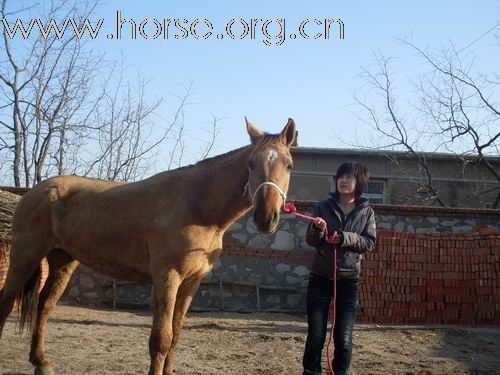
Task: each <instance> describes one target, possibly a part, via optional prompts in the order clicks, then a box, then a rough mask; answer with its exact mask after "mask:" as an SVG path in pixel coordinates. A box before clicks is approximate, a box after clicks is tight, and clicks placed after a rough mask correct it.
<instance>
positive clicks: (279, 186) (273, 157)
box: [245, 118, 296, 233]
mask: <svg viewBox="0 0 500 375" xmlns="http://www.w3.org/2000/svg"><path fill="white" fill-rule="evenodd" d="M245 121H246V125H247V131H248V134H249V135H250V140H251V141H252V146H253V149H252V153H251V155H250V157H249V159H248V183H247V186H246V193H247V195H248V197H249V199H250V200H251V202H252V204H253V206H254V215H253V219H254V223H255V225H256V227H257V229H258V230H259V231H261V232H264V233H273V232H274V231H275V230H276V228H277V227H278V222H279V218H280V211H281V208H282V207H283V205H284V204H285V201H286V193H287V191H288V184H289V182H290V172H291V170H292V168H293V161H292V156H291V155H290V147H291V146H292V145H295V138H296V131H295V122H294V121H293V120H292V119H288V123H287V124H286V125H285V127H284V128H283V130H282V131H281V133H280V134H267V133H262V132H261V131H260V130H258V129H257V128H256V127H255V126H254V125H253V124H252V123H251V122H249V121H248V120H247V119H246V118H245Z"/></svg>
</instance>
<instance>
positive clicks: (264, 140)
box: [171, 133, 280, 171]
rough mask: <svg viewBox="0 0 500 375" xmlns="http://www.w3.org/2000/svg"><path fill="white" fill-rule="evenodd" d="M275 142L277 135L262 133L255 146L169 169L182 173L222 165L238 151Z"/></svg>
mask: <svg viewBox="0 0 500 375" xmlns="http://www.w3.org/2000/svg"><path fill="white" fill-rule="evenodd" d="M277 140H280V135H279V134H269V133H263V134H262V136H261V137H260V138H259V140H258V142H257V144H255V145H252V144H250V145H247V146H243V147H240V148H237V149H235V150H231V151H228V152H226V153H224V154H220V155H216V156H212V157H210V158H206V159H203V160H200V161H198V162H197V163H195V164H189V165H185V166H183V167H179V168H176V169H171V171H182V170H185V169H191V168H194V167H204V166H206V165H207V164H212V163H214V162H215V163H217V162H218V163H217V164H219V163H223V162H224V161H226V160H228V159H229V160H231V159H232V156H234V155H235V154H238V153H239V152H240V151H243V150H244V149H247V148H249V147H253V148H254V150H258V149H260V148H262V147H264V146H266V145H269V144H271V143H274V142H276V141H277Z"/></svg>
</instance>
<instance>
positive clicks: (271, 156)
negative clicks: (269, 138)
mask: <svg viewBox="0 0 500 375" xmlns="http://www.w3.org/2000/svg"><path fill="white" fill-rule="evenodd" d="M276 159H278V151H276V150H275V149H274V148H272V149H270V150H269V154H268V155H267V160H269V166H270V167H272V166H273V164H274V162H275V161H276Z"/></svg>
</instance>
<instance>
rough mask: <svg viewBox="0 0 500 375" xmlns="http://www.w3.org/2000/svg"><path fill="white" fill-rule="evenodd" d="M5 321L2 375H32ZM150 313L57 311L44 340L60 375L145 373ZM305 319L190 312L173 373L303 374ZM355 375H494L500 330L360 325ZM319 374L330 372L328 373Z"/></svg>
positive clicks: (20, 341) (20, 340)
mask: <svg viewBox="0 0 500 375" xmlns="http://www.w3.org/2000/svg"><path fill="white" fill-rule="evenodd" d="M14 318H15V317H11V318H9V321H8V322H7V325H6V327H5V329H4V336H3V338H2V339H1V340H0V369H1V370H2V371H3V372H2V371H0V373H2V374H9V375H12V374H16V375H21V374H23V375H24V374H32V373H33V372H32V371H33V369H32V367H31V365H30V364H29V362H28V351H29V339H28V338H27V337H26V336H24V337H22V336H19V335H17V334H16V331H15V328H16V325H15V319H14ZM150 321H151V315H150V313H149V312H143V311H111V310H98V309H90V308H83V307H74V306H58V307H57V309H56V311H55V312H54V314H53V315H52V319H51V323H50V325H49V334H48V337H47V350H48V354H49V356H50V357H51V359H52V360H53V362H54V364H55V370H56V373H57V374H59V375H61V374H68V375H69V374H71V375H73V374H92V375H98V374H120V375H123V374H146V373H147V370H148V365H149V356H148V346H147V342H148V335H149V328H150ZM306 328H307V327H306V323H305V320H304V317H299V316H293V315H286V314H237V313H191V314H189V315H188V319H187V322H186V325H185V327H184V331H183V333H182V336H181V339H180V342H179V344H178V346H177V352H176V353H177V354H176V364H175V373H176V374H182V375H188V374H189V375H198V374H199V375H201V374H203V375H211V374H217V375H221V374H224V375H225V374H235V375H241V374H269V375H270V374H273V375H274V374H287V375H288V374H301V358H302V351H303V348H304V342H305V337H306ZM352 368H353V371H352V373H353V374H356V375H359V374H408V375H409V374H440V375H442V374H499V373H500V328H475V329H470V328H429V327H378V326H365V325H357V326H356V328H355V332H354V354H353V365H352ZM324 373H328V371H327V370H326V367H325V371H324Z"/></svg>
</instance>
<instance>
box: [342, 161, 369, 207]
mask: <svg viewBox="0 0 500 375" xmlns="http://www.w3.org/2000/svg"><path fill="white" fill-rule="evenodd" d="M345 174H352V175H353V176H354V177H356V190H355V191H354V196H355V197H356V199H358V198H359V197H361V195H362V194H363V193H364V192H365V191H366V188H367V187H368V180H369V179H370V174H369V173H368V168H366V167H365V166H364V165H363V164H360V163H356V162H354V161H348V162H345V163H343V164H341V165H340V167H339V168H338V169H337V173H336V174H335V190H336V189H337V180H338V179H339V178H340V177H341V176H343V175H345Z"/></svg>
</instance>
